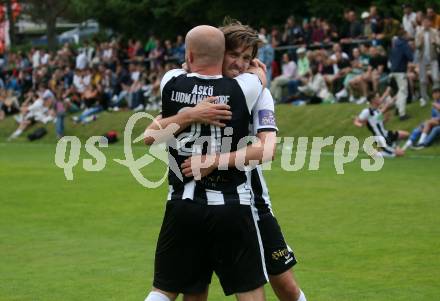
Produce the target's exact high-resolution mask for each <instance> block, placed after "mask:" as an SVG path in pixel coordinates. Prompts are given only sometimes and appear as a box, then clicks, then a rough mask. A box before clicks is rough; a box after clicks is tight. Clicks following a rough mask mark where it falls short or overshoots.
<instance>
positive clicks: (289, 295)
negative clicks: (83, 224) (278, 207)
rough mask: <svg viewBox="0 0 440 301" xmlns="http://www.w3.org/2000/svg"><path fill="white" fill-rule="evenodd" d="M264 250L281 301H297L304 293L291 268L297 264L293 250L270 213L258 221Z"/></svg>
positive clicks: (272, 281) (274, 289) (274, 287)
mask: <svg viewBox="0 0 440 301" xmlns="http://www.w3.org/2000/svg"><path fill="white" fill-rule="evenodd" d="M258 228H259V229H260V234H261V239H262V242H263V248H264V257H265V262H266V268H267V272H268V274H269V282H270V285H271V286H272V289H273V291H274V292H275V294H276V295H277V297H278V299H279V300H280V301H297V300H305V297H303V299H301V296H303V295H304V294H303V293H302V291H301V289H300V288H299V285H298V283H297V282H296V281H295V279H294V277H293V273H292V272H291V268H292V267H293V266H294V265H295V264H296V259H295V255H294V253H293V251H292V249H291V248H290V247H289V246H288V245H287V244H286V241H285V239H284V236H283V233H282V231H281V227H280V226H279V224H278V221H277V219H276V218H275V217H274V216H273V215H272V214H271V213H270V212H269V213H266V214H261V215H260V217H259V221H258Z"/></svg>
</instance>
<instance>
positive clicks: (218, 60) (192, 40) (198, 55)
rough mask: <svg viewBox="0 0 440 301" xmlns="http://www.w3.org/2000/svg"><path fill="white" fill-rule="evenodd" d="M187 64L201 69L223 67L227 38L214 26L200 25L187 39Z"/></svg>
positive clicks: (191, 31) (189, 33) (190, 32)
mask: <svg viewBox="0 0 440 301" xmlns="http://www.w3.org/2000/svg"><path fill="white" fill-rule="evenodd" d="M185 44H186V52H187V63H189V64H191V65H197V66H200V67H209V66H213V65H219V64H220V65H221V64H222V62H223V56H224V53H225V37H224V35H223V33H222V32H221V31H220V30H219V29H218V28H215V27H213V26H209V25H200V26H196V27H194V28H193V29H191V30H190V31H189V32H188V33H187V34H186V38H185Z"/></svg>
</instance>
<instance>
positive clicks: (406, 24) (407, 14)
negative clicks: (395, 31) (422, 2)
mask: <svg viewBox="0 0 440 301" xmlns="http://www.w3.org/2000/svg"><path fill="white" fill-rule="evenodd" d="M402 7H403V13H404V14H403V17H402V24H403V29H405V31H406V33H407V34H408V36H409V37H411V38H414V36H415V35H416V27H417V22H416V18H417V15H416V13H415V12H413V10H412V6H411V4H404V5H403V6H402Z"/></svg>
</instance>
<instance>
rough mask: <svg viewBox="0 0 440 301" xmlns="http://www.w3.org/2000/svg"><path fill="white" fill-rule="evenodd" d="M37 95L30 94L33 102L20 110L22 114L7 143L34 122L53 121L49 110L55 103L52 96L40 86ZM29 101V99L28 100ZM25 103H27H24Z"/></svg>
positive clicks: (45, 88)
mask: <svg viewBox="0 0 440 301" xmlns="http://www.w3.org/2000/svg"><path fill="white" fill-rule="evenodd" d="M39 90H40V91H41V92H40V91H39V93H37V94H31V95H30V96H29V97H30V98H32V99H33V100H34V101H33V103H32V104H30V105H29V106H26V107H24V108H23V109H22V114H21V116H19V117H18V118H17V119H16V120H17V122H19V126H18V128H17V129H16V130H15V131H14V132H13V133H12V134H11V136H9V138H8V141H11V140H12V139H16V138H18V137H19V136H20V135H21V134H22V133H23V132H24V131H25V130H26V129H27V128H28V127H29V126H31V125H32V124H34V123H35V122H41V123H44V124H46V123H48V122H50V121H52V120H53V116H51V114H50V110H49V108H50V107H51V106H52V104H53V102H54V101H55V96H54V94H53V93H52V92H51V91H50V90H49V89H47V87H44V86H43V85H40V87H39ZM29 101H30V99H29ZM25 102H27V101H25Z"/></svg>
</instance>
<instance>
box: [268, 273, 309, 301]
mask: <svg viewBox="0 0 440 301" xmlns="http://www.w3.org/2000/svg"><path fill="white" fill-rule="evenodd" d="M269 282H270V285H271V286H272V289H273V291H274V292H275V294H276V295H277V297H278V299H279V300H280V301H306V300H307V299H306V297H305V295H304V293H303V292H302V291H301V289H300V288H299V286H298V283H297V282H296V281H295V278H294V276H293V271H292V272H291V271H290V270H289V271H285V272H283V273H281V274H279V275H269Z"/></svg>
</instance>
